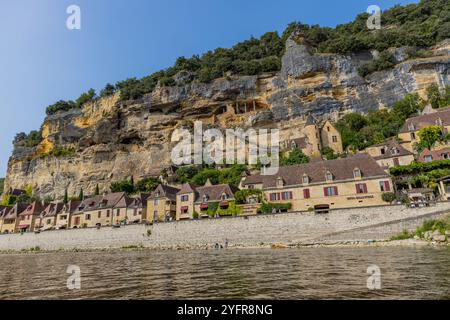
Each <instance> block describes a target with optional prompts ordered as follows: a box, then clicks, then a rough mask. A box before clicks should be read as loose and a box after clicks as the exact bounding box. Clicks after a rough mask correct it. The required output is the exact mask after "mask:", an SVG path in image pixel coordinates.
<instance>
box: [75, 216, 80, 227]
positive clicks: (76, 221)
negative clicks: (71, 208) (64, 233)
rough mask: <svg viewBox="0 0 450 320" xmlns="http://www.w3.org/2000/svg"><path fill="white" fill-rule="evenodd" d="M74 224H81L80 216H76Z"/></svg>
mask: <svg viewBox="0 0 450 320" xmlns="http://www.w3.org/2000/svg"><path fill="white" fill-rule="evenodd" d="M74 225H76V226H79V225H80V217H75V222H74Z"/></svg>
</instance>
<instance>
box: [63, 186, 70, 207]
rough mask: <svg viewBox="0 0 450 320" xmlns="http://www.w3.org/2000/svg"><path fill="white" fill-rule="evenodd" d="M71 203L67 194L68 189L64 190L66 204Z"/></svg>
mask: <svg viewBox="0 0 450 320" xmlns="http://www.w3.org/2000/svg"><path fill="white" fill-rule="evenodd" d="M68 202H69V195H68V194H67V188H66V190H64V204H67V203H68Z"/></svg>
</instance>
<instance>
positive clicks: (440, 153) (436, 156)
mask: <svg viewBox="0 0 450 320" xmlns="http://www.w3.org/2000/svg"><path fill="white" fill-rule="evenodd" d="M427 156H431V160H432V161H436V160H446V159H450V148H445V149H441V150H432V151H431V150H428V149H425V150H424V151H423V152H422V153H421V154H420V156H419V162H425V157H427Z"/></svg>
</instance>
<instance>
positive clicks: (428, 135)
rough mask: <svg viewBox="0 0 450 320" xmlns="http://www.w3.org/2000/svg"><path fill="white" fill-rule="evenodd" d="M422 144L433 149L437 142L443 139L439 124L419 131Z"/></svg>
mask: <svg viewBox="0 0 450 320" xmlns="http://www.w3.org/2000/svg"><path fill="white" fill-rule="evenodd" d="M419 138H420V143H419V144H420V145H421V146H423V147H424V148H426V149H429V150H431V148H432V147H433V146H434V144H435V143H436V142H439V141H442V139H443V136H442V129H441V127H439V126H431V127H426V128H423V129H422V130H420V131H419Z"/></svg>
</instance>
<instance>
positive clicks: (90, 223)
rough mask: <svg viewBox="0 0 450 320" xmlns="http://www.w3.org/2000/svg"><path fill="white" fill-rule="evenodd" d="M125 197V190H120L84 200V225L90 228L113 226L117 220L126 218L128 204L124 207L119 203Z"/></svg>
mask: <svg viewBox="0 0 450 320" xmlns="http://www.w3.org/2000/svg"><path fill="white" fill-rule="evenodd" d="M125 197H126V193H125V192H118V193H111V194H106V195H99V196H95V197H93V198H89V199H86V200H84V201H83V203H82V205H83V215H82V216H83V220H82V226H83V225H84V224H85V226H86V227H88V228H92V227H99V226H100V227H102V226H112V225H113V224H115V223H116V222H117V221H119V222H120V221H122V220H124V219H126V205H125V207H123V206H121V205H120V204H119V202H120V201H121V200H122V199H123V198H125ZM116 205H119V206H118V207H116Z"/></svg>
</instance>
